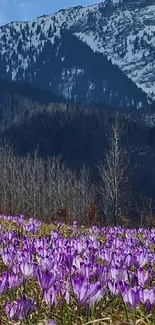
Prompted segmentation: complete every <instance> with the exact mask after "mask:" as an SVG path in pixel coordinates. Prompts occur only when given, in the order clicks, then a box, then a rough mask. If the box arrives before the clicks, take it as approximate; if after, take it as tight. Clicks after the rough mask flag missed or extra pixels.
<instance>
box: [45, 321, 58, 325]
mask: <svg viewBox="0 0 155 325" xmlns="http://www.w3.org/2000/svg"><path fill="white" fill-rule="evenodd" d="M47 325H56V323H55V321H54V320H50V321H49V322H48V324H47Z"/></svg>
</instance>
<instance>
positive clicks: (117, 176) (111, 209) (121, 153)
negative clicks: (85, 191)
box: [98, 114, 129, 225]
mask: <svg viewBox="0 0 155 325" xmlns="http://www.w3.org/2000/svg"><path fill="white" fill-rule="evenodd" d="M122 136H123V127H122V124H121V122H120V118H119V116H118V114H117V115H116V116H115V117H114V120H113V121H112V122H111V123H110V124H109V125H108V132H107V140H108V146H107V149H106V151H105V159H104V161H103V162H100V163H99V164H98V171H99V175H100V184H99V187H98V189H99V193H100V195H101V197H102V202H103V212H104V216H105V223H107V222H110V223H113V224H114V225H117V224H118V223H119V221H120V217H121V216H124V215H125V214H126V204H125V201H126V199H127V198H126V197H125V196H126V193H125V191H126V189H127V185H128V166H129V160H128V157H127V152H126V151H125V148H123V145H122Z"/></svg>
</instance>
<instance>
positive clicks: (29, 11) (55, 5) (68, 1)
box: [0, 0, 101, 25]
mask: <svg viewBox="0 0 155 325" xmlns="http://www.w3.org/2000/svg"><path fill="white" fill-rule="evenodd" d="M98 2H101V0H0V25H3V24H5V23H8V22H10V21H13V20H31V19H33V18H36V17H37V16H41V15H43V14H50V13H52V12H56V11H58V10H60V9H62V8H67V7H73V6H77V5H82V6H87V5H91V4H95V3H98Z"/></svg>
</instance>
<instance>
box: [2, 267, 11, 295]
mask: <svg viewBox="0 0 155 325" xmlns="http://www.w3.org/2000/svg"><path fill="white" fill-rule="evenodd" d="M8 287H9V281H8V273H7V272H3V274H2V279H1V280H0V295H2V294H3V293H4V292H6V291H7V289H8Z"/></svg>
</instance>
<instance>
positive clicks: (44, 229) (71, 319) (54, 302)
mask: <svg viewBox="0 0 155 325" xmlns="http://www.w3.org/2000/svg"><path fill="white" fill-rule="evenodd" d="M0 277H1V278H0V317H1V318H0V324H1V325H3V324H4V325H8V324H23V325H24V324H25V325H29V324H32V325H37V324H38V325H39V324H40V325H41V324H46V325H55V324H56V325H86V324H97V325H99V324H107V325H108V324H112V325H125V324H126V325H127V324H132V325H133V324H136V325H145V324H150V325H151V324H152V325H153V324H155V229H152V230H147V229H142V228H141V229H137V230H136V229H124V228H121V227H117V228H116V227H115V228H97V227H96V226H94V227H92V228H85V227H84V226H83V227H78V225H77V223H76V222H73V225H72V226H67V225H65V224H64V223H57V224H50V225H49V224H45V223H41V222H40V221H37V220H35V219H33V218H31V219H29V220H28V219H26V218H25V217H24V216H22V215H21V216H16V217H12V216H0Z"/></svg>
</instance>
